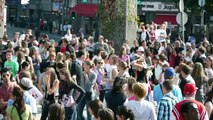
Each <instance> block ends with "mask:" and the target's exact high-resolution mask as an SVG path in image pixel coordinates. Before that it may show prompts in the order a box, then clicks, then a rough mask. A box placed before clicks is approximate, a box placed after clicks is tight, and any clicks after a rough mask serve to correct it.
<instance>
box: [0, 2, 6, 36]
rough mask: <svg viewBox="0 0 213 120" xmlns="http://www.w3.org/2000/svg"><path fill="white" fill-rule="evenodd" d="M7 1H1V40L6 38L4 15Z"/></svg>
mask: <svg viewBox="0 0 213 120" xmlns="http://www.w3.org/2000/svg"><path fill="white" fill-rule="evenodd" d="M4 7H5V0H0V38H2V37H3V36H4V25H5V24H4V23H5V22H4V17H5V16H4V13H5V9H4Z"/></svg>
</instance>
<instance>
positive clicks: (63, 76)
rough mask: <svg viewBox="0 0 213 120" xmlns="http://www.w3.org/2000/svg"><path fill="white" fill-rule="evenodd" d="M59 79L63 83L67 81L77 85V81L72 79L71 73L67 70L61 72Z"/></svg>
mask: <svg viewBox="0 0 213 120" xmlns="http://www.w3.org/2000/svg"><path fill="white" fill-rule="evenodd" d="M59 77H60V80H62V81H67V82H68V83H70V84H75V81H74V80H73V78H72V77H71V75H70V72H69V71H68V70H67V69H66V68H63V69H60V70H59Z"/></svg>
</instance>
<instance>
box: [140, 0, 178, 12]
mask: <svg viewBox="0 0 213 120" xmlns="http://www.w3.org/2000/svg"><path fill="white" fill-rule="evenodd" d="M142 11H163V12H178V11H179V10H178V8H177V6H176V5H175V4H172V3H162V2H142Z"/></svg>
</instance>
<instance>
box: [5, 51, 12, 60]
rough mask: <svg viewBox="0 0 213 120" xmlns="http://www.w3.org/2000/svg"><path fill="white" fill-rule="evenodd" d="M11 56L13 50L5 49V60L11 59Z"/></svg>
mask: <svg viewBox="0 0 213 120" xmlns="http://www.w3.org/2000/svg"><path fill="white" fill-rule="evenodd" d="M12 57H13V50H7V53H6V58H7V60H8V61H12Z"/></svg>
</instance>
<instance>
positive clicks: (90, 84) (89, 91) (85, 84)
mask: <svg viewBox="0 0 213 120" xmlns="http://www.w3.org/2000/svg"><path fill="white" fill-rule="evenodd" d="M83 67H84V72H83V73H82V80H81V81H80V86H81V87H82V88H83V89H84V90H85V92H86V94H85V96H84V97H83V99H82V100H81V102H80V103H79V104H78V108H77V112H78V119H80V120H84V118H83V110H84V107H85V105H87V104H88V103H89V102H90V101H91V100H92V97H93V95H94V87H95V84H96V79H97V74H96V73H95V72H94V71H93V68H94V63H93V62H92V61H85V62H84V65H83ZM87 118H91V116H90V115H89V112H88V111H87Z"/></svg>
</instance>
